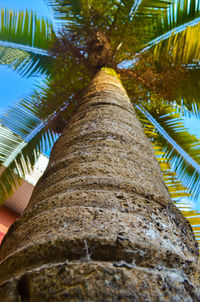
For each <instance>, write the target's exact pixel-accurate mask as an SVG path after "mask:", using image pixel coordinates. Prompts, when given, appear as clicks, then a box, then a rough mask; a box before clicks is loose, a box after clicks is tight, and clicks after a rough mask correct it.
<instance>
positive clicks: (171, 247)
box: [0, 71, 200, 302]
mask: <svg viewBox="0 0 200 302" xmlns="http://www.w3.org/2000/svg"><path fill="white" fill-rule="evenodd" d="M0 255H1V256H0V257H1V258H0V259H1V264H0V283H1V285H0V297H1V301H6V302H7V301H8V302H13V301H22V302H27V301H31V302H38V301H41V302H44V301H48V302H49V301H54V302H55V301H98V302H99V301H200V294H199V290H198V285H197V284H198V276H199V273H198V266H197V262H198V247H197V243H196V241H195V239H194V235H193V232H192V229H191V227H190V225H189V223H188V221H187V220H186V219H185V218H184V217H183V216H182V214H181V213H180V212H179V210H178V209H177V208H176V207H175V206H174V205H173V204H172V202H171V201H170V195H169V192H168V190H167V188H166V186H165V184H164V181H163V179H162V174H161V171H160V167H159V165H158V163H157V161H156V159H155V156H154V152H153V149H152V147H151V145H150V143H149V141H148V139H147V138H146V136H145V135H144V133H143V130H142V128H141V125H140V123H139V121H138V120H137V117H136V114H135V111H134V109H133V107H132V105H131V103H130V101H129V99H128V96H127V94H126V92H125V90H124V88H123V86H122V85H121V83H120V81H119V80H118V79H117V78H116V77H115V76H114V75H112V74H109V73H108V72H106V71H100V72H99V73H98V74H97V75H96V76H95V78H94V79H93V81H92V82H91V84H90V86H89V88H88V89H87V91H86V93H85V95H84V97H83V98H82V100H81V102H80V106H79V107H78V109H77V111H76V112H75V113H74V114H73V116H72V117H71V120H70V121H69V123H68V125H67V127H66V129H65V131H64V133H63V135H62V136H61V137H60V138H59V140H58V141H57V143H56V144H55V146H54V148H53V150H52V154H51V157H50V162H49V165H48V168H47V170H46V171H45V173H44V175H43V176H42V177H41V179H40V180H39V182H38V184H37V185H36V187H35V190H34V192H33V195H32V198H31V201H30V203H29V205H28V207H27V209H26V211H25V213H24V214H23V215H22V216H21V217H20V218H19V219H18V220H17V221H16V222H15V223H14V225H13V226H12V227H11V228H10V230H9V232H8V234H7V236H6V237H5V240H4V241H3V245H2V247H1V251H0Z"/></svg>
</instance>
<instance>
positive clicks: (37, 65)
mask: <svg viewBox="0 0 200 302" xmlns="http://www.w3.org/2000/svg"><path fill="white" fill-rule="evenodd" d="M52 38H53V29H52V26H51V25H50V24H49V22H48V21H47V20H45V19H43V18H41V19H38V18H37V17H36V15H34V14H33V13H32V12H30V13H28V12H27V11H26V12H19V13H17V12H13V11H8V10H4V9H2V10H1V26H0V64H8V65H10V66H11V67H13V68H14V69H16V70H19V71H20V72H21V73H22V74H23V75H28V76H30V75H32V74H33V73H35V72H43V73H47V74H49V73H50V64H51V61H52V58H50V57H49V54H48V51H47V50H48V48H49V46H50V44H51V42H52ZM12 56H13V58H12ZM11 58H12V59H11Z"/></svg>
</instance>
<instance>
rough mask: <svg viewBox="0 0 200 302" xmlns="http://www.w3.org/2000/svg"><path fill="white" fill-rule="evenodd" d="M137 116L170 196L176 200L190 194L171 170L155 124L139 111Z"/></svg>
mask: <svg viewBox="0 0 200 302" xmlns="http://www.w3.org/2000/svg"><path fill="white" fill-rule="evenodd" d="M138 113H139V118H140V121H141V123H142V126H143V130H144V133H145V134H146V135H147V137H148V138H149V140H150V142H151V144H152V146H153V148H154V152H155V155H156V158H157V160H158V162H159V165H160V168H161V170H162V173H163V178H164V181H165V184H166V186H167V188H168V190H169V192H170V195H171V198H172V199H173V200H177V198H181V197H186V196H190V195H191V194H190V193H189V192H188V188H186V187H185V186H184V185H183V184H182V183H181V181H180V180H178V177H177V175H176V172H173V171H172V169H171V165H170V157H167V154H166V153H165V151H164V150H163V146H162V144H160V142H159V140H158V137H159V133H158V132H157V130H156V128H155V126H154V125H153V124H152V123H151V122H150V121H149V120H148V119H147V118H146V117H145V115H144V114H141V112H140V111H138Z"/></svg>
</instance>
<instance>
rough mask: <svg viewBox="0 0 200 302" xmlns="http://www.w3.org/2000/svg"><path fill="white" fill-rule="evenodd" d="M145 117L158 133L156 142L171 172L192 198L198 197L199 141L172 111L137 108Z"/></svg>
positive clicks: (165, 108) (199, 180) (199, 181)
mask: <svg viewBox="0 0 200 302" xmlns="http://www.w3.org/2000/svg"><path fill="white" fill-rule="evenodd" d="M137 108H138V109H139V110H140V111H141V112H142V113H143V114H144V115H145V117H146V118H147V119H148V120H149V121H150V122H151V123H152V124H153V125H154V126H155V128H156V129H157V132H158V133H159V136H158V142H159V143H160V144H161V146H162V150H163V151H164V152H165V157H166V158H169V159H170V164H171V167H172V169H173V171H175V172H176V174H177V176H178V178H179V179H180V181H181V182H182V183H183V185H184V186H186V187H188V188H189V190H190V193H191V194H193V196H194V198H195V197H197V196H198V194H199V189H198V186H199V184H200V155H199V154H200V152H199V150H200V143H199V140H198V139H197V138H196V137H195V136H194V135H191V134H189V133H188V131H187V129H186V128H185V127H184V124H183V121H182V119H181V118H180V115H179V114H177V113H174V112H173V111H174V109H173V108H171V113H169V112H170V109H169V108H170V107H164V110H163V111H162V108H161V109H160V112H159V110H153V109H152V110H151V108H148V110H149V111H150V112H148V111H147V110H146V109H144V108H141V107H139V106H138V107H137Z"/></svg>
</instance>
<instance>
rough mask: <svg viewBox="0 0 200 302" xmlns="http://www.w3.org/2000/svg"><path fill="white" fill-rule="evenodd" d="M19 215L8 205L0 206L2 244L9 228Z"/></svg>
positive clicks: (0, 237) (0, 238) (0, 239)
mask: <svg viewBox="0 0 200 302" xmlns="http://www.w3.org/2000/svg"><path fill="white" fill-rule="evenodd" d="M18 216H19V215H18V214H16V213H15V212H14V211H12V210H10V209H9V208H7V207H6V206H0V244H1V241H2V239H3V237H4V235H5V234H6V232H7V230H8V228H9V227H10V226H11V224H13V222H14V221H15V220H16V219H17V217H18Z"/></svg>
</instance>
